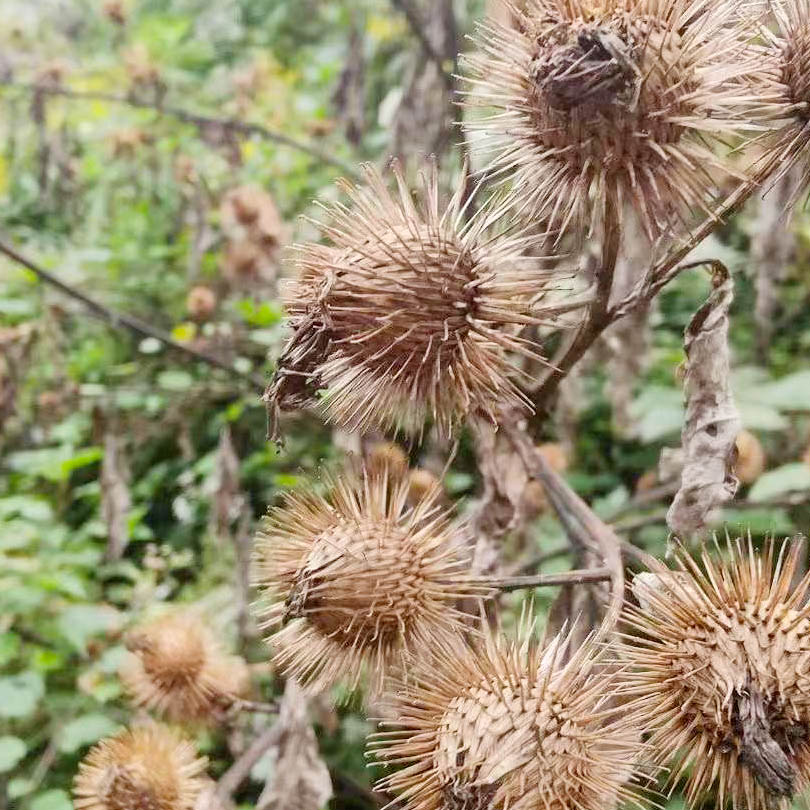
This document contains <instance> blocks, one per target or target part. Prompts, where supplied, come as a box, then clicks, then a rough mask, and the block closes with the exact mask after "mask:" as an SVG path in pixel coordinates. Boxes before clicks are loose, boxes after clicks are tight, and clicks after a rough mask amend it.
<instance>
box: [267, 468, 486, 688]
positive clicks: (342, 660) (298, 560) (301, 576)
mask: <svg viewBox="0 0 810 810" xmlns="http://www.w3.org/2000/svg"><path fill="white" fill-rule="evenodd" d="M408 493H409V483H408V480H407V478H403V477H399V476H397V477H390V478H389V476H388V474H387V473H386V471H385V470H383V471H368V472H366V471H365V470H359V471H356V470H355V471H351V472H349V473H348V474H346V475H344V476H342V477H340V478H337V479H334V480H332V481H330V482H329V487H328V494H327V495H326V496H321V495H318V494H316V493H314V492H303V493H292V494H290V495H288V496H287V499H286V503H285V504H284V505H283V506H281V507H280V508H277V509H272V510H271V511H270V513H269V514H268V516H267V518H266V519H265V524H264V527H263V529H262V530H261V531H260V532H259V533H258V535H257V538H256V584H257V586H258V587H259V589H260V593H261V596H262V597H263V602H264V604H260V606H259V611H258V612H259V616H260V619H261V621H262V626H263V628H265V629H268V630H270V631H271V633H272V635H271V636H270V638H269V642H270V646H271V647H272V649H273V663H274V665H275V666H277V667H278V668H280V669H281V670H283V671H286V672H287V673H289V674H291V675H294V676H295V677H296V678H298V679H299V680H300V681H301V682H302V683H304V684H305V685H309V686H311V687H312V688H313V690H315V691H322V690H323V689H325V688H328V687H329V686H331V685H332V684H334V683H335V682H337V681H340V680H342V681H344V682H347V683H348V685H349V686H351V687H354V686H356V684H357V682H358V680H359V678H360V676H361V674H363V672H364V671H365V672H367V673H368V674H369V675H370V676H371V677H372V686H373V688H374V689H375V690H377V691H379V689H380V688H381V687H382V683H383V679H384V677H385V675H386V674H387V672H388V670H389V669H390V666H391V665H392V664H394V663H398V662H399V661H401V660H402V659H403V658H408V657H410V656H411V655H412V654H413V653H421V652H422V651H424V650H425V649H429V648H430V647H431V646H432V645H433V644H434V643H436V642H437V641H440V640H443V639H447V638H450V637H453V636H454V635H455V634H456V633H458V632H459V630H460V628H461V627H462V621H463V620H464V619H465V615H464V614H463V613H461V612H460V610H459V608H458V607H457V606H456V603H457V602H458V600H459V599H460V598H463V597H469V596H481V595H483V593H484V591H483V589H482V588H480V587H477V586H475V585H474V584H473V583H472V582H470V581H469V578H468V577H467V576H466V575H465V573H464V572H465V570H466V566H465V560H464V559H463V556H462V555H461V554H460V552H459V551H458V547H457V545H456V538H455V536H454V535H453V532H452V531H451V527H450V525H449V523H448V519H447V515H446V513H445V512H444V511H443V510H442V509H441V508H440V507H439V506H438V505H437V492H436V491H435V490H434V491H433V492H432V493H430V494H429V495H428V496H426V497H425V498H423V499H422V500H420V501H419V502H418V503H416V504H413V505H410V504H409V502H408Z"/></svg>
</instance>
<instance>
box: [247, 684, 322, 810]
mask: <svg viewBox="0 0 810 810" xmlns="http://www.w3.org/2000/svg"><path fill="white" fill-rule="evenodd" d="M276 722H277V723H278V724H281V726H282V731H281V736H280V737H279V741H278V743H277V744H276V745H275V747H274V748H273V749H271V750H272V752H273V759H274V763H273V764H274V767H273V775H272V777H271V779H270V780H268V782H267V784H266V785H265V788H264V790H263V791H262V795H261V796H260V797H259V801H258V803H257V805H256V810H321V808H322V807H324V806H325V805H326V803H327V802H328V801H329V799H330V798H331V796H332V780H331V778H330V776H329V768H328V767H327V766H326V763H324V761H323V760H322V759H321V757H320V754H319V752H318V741H317V739H316V738H315V732H314V731H313V730H312V726H311V725H310V722H309V718H308V717H307V702H306V698H305V696H304V692H303V690H302V689H301V687H300V686H299V685H298V683H297V682H296V681H295V679H293V678H290V679H288V681H287V686H286V688H285V689H284V698H283V699H282V702H281V709H280V711H279V717H278V720H277V721H276Z"/></svg>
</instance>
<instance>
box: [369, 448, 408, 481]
mask: <svg viewBox="0 0 810 810" xmlns="http://www.w3.org/2000/svg"><path fill="white" fill-rule="evenodd" d="M409 466H410V462H409V461H408V456H407V454H406V453H405V451H404V450H403V449H402V448H401V447H400V446H399V445H398V444H394V442H374V444H372V445H371V447H369V448H368V450H367V452H366V467H367V468H368V469H369V470H380V471H383V470H386V469H387V470H389V471H390V472H389V474H390V475H391V476H394V475H405V473H407V472H408V467H409Z"/></svg>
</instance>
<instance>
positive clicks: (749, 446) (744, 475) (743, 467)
mask: <svg viewBox="0 0 810 810" xmlns="http://www.w3.org/2000/svg"><path fill="white" fill-rule="evenodd" d="M735 444H736V449H737V458H736V460H735V462H734V474H735V475H736V476H737V478H739V479H740V482H741V483H743V484H753V483H754V481H756V480H757V479H758V478H759V477H760V475H762V473H764V472H765V463H766V459H765V449H764V448H763V447H762V442H760V440H759V439H758V438H757V437H756V436H755V435H754V434H753V433H751V431H749V430H743V431H740V433H739V434H738V435H737V440H736V443H735Z"/></svg>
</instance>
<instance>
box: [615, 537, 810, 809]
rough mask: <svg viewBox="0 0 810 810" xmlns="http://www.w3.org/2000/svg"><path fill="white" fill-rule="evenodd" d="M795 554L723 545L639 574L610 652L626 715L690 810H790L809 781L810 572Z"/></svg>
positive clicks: (784, 547) (780, 547) (789, 548)
mask: <svg viewBox="0 0 810 810" xmlns="http://www.w3.org/2000/svg"><path fill="white" fill-rule="evenodd" d="M803 551H804V545H803V543H802V542H800V541H793V542H790V541H787V542H785V543H784V544H777V543H774V542H770V543H768V544H767V546H766V548H765V550H764V551H763V552H762V553H758V552H756V551H754V549H753V548H752V546H751V544H750V541H749V542H748V543H746V542H744V541H736V542H731V541H729V543H728V553H727V555H726V557H727V558H725V559H723V558H719V556H718V557H715V556H714V555H712V554H710V553H709V551H707V550H704V551H703V553H702V555H701V563H700V564H699V563H698V562H697V561H695V560H693V559H692V558H691V557H690V556H689V555H688V554H687V553H686V552H685V551H683V550H678V551H677V552H676V556H677V561H678V567H679V570H677V571H669V570H668V569H666V568H665V567H664V566H663V565H661V566H660V570H656V571H653V572H651V573H646V574H640V575H638V576H637V577H636V580H635V582H634V593H635V595H636V597H637V599H638V602H639V606H632V605H628V606H627V607H626V609H625V613H624V621H625V624H626V634H625V635H624V640H623V642H622V643H621V644H620V645H619V646H618V652H619V655H620V658H621V661H622V662H623V664H624V665H625V667H626V669H625V671H624V672H623V674H622V680H623V681H624V689H623V691H625V692H626V693H628V695H629V696H634V699H633V700H632V701H631V704H630V706H629V708H628V715H629V716H634V717H635V718H636V720H637V722H638V723H639V724H641V727H642V728H644V729H645V730H646V732H647V733H648V739H647V740H646V742H647V745H648V746H649V748H650V750H651V752H652V756H653V758H654V761H655V762H657V763H658V764H661V765H667V766H669V767H670V773H671V783H672V785H673V787H674V785H675V784H676V783H677V782H678V781H679V780H680V779H681V778H684V779H685V780H686V798H687V802H688V804H689V806H690V807H697V806H702V805H701V802H702V801H703V800H704V799H705V798H706V797H707V794H709V793H711V792H713V793H715V794H716V800H717V807H726V806H731V807H732V808H735V810H743V808H744V810H771V809H772V808H783V809H784V808H788V807H789V806H790V800H791V798H792V797H793V796H794V794H796V793H798V792H800V791H802V790H803V789H804V788H805V787H806V785H807V783H808V779H809V778H810V734H809V733H808V732H810V632H809V631H810V606H808V605H807V596H808V591H810V574H806V575H805V576H804V577H801V578H800V580H799V581H798V582H796V583H794V579H796V578H797V575H798V573H799V566H800V562H801V557H802V554H803Z"/></svg>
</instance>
